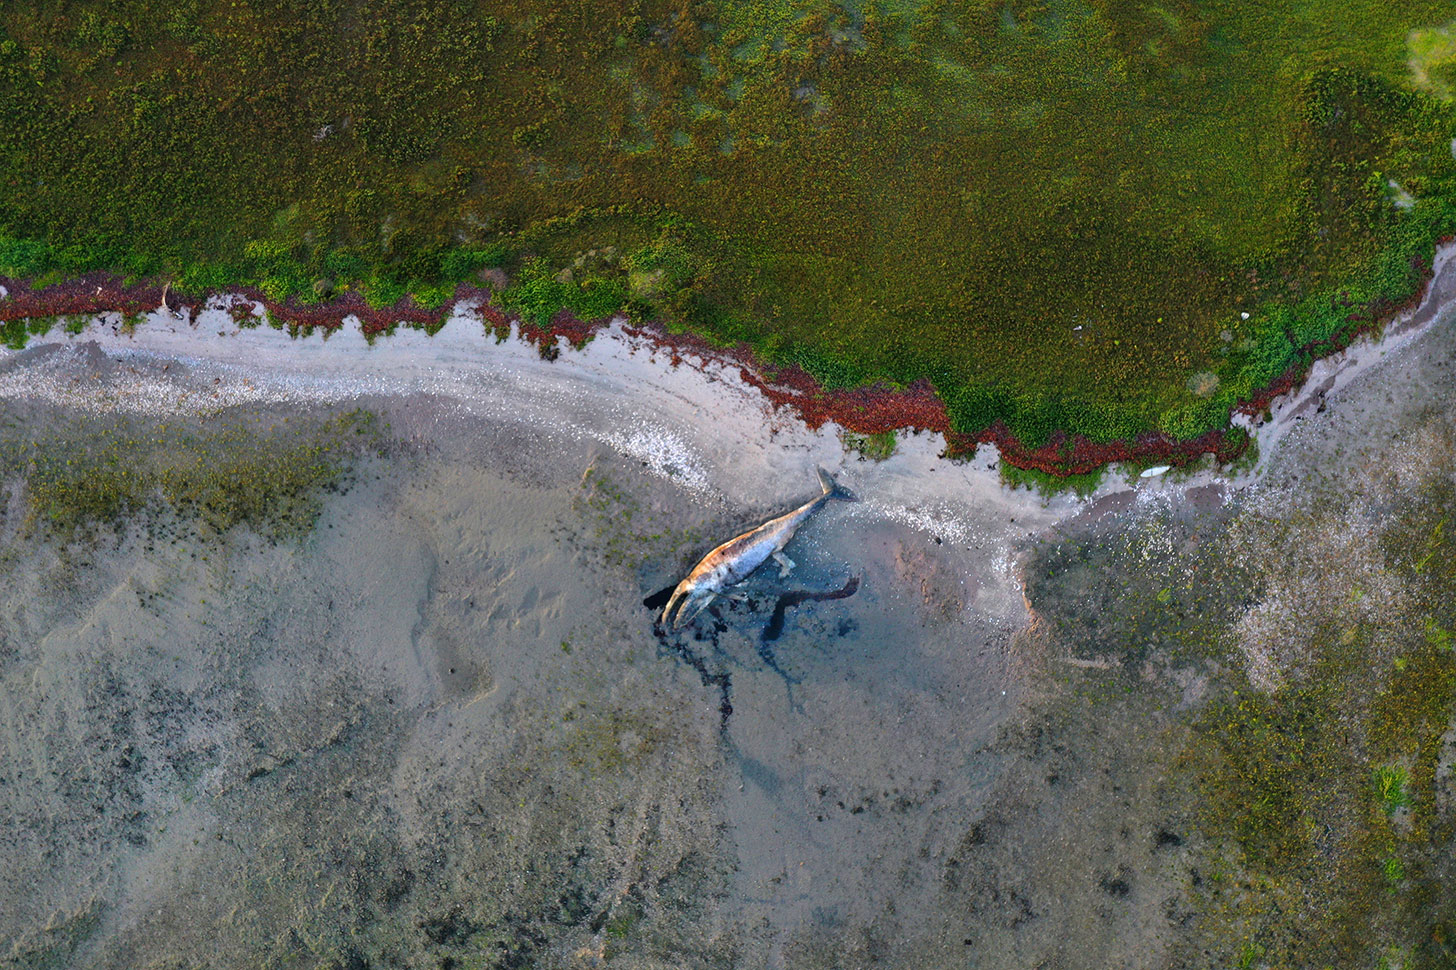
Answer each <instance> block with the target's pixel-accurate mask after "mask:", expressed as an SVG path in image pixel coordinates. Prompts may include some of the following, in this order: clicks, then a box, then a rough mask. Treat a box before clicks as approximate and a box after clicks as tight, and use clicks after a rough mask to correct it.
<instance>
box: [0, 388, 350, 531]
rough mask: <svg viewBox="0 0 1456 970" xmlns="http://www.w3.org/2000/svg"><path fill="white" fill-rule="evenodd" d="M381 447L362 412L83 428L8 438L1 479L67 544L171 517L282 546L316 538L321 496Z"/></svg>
mask: <svg viewBox="0 0 1456 970" xmlns="http://www.w3.org/2000/svg"><path fill="white" fill-rule="evenodd" d="M378 445H379V431H378V429H377V427H376V424H375V419H374V416H373V415H372V414H369V413H368V412H363V411H356V412H351V413H348V414H343V415H339V416H337V417H333V418H328V419H323V420H318V419H305V420H302V421H299V420H296V419H286V418H285V419H279V420H278V421H277V422H275V423H273V424H271V425H267V426H264V425H262V424H261V422H260V420H257V419H254V420H243V419H236V418H234V419H214V420H211V421H205V422H203V423H202V424H201V425H200V426H199V425H196V424H193V423H190V422H184V423H174V424H167V423H157V422H154V421H135V420H100V419H77V420H74V421H70V422H62V423H61V424H60V425H58V426H57V427H55V428H54V429H52V430H51V431H50V432H49V433H48V434H47V435H46V436H45V437H44V438H36V437H24V438H15V437H10V436H6V435H0V474H3V475H4V476H6V477H7V478H18V479H19V480H20V481H21V483H22V486H23V495H24V497H25V502H26V509H27V512H28V516H27V521H28V523H29V524H31V525H33V526H36V525H38V526H43V527H46V528H50V529H53V530H55V531H56V532H58V533H60V534H61V535H62V536H65V537H68V538H74V537H77V536H78V535H81V534H84V533H87V532H90V531H93V530H94V529H95V528H96V527H98V526H106V525H113V524H115V523H116V522H117V521H118V520H119V519H120V518H122V517H123V516H125V515H128V514H132V513H137V512H142V511H147V510H153V511H155V510H160V509H168V510H171V511H173V512H175V513H177V514H179V515H182V516H184V517H185V518H187V519H189V520H192V521H195V522H197V523H199V524H201V525H204V526H206V527H207V528H209V529H212V530H215V531H217V532H225V531H227V530H228V529H230V528H232V527H233V526H236V525H241V524H246V525H248V526H250V527H251V528H253V529H254V530H256V531H258V532H260V533H262V534H263V535H266V536H269V537H271V538H274V539H282V538H290V537H297V536H300V535H303V534H305V533H307V532H308V531H309V530H310V529H312V528H313V523H314V521H315V519H316V518H317V517H318V512H319V508H320V499H321V492H322V490H324V489H328V488H337V487H339V486H340V485H342V484H344V483H345V481H346V476H347V471H348V466H349V464H350V462H351V460H352V459H353V458H354V457H355V456H357V455H358V454H360V452H361V449H367V448H374V447H378Z"/></svg>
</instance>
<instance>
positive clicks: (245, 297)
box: [0, 239, 1448, 476]
mask: <svg viewBox="0 0 1456 970" xmlns="http://www.w3.org/2000/svg"><path fill="white" fill-rule="evenodd" d="M1446 241H1448V240H1445V239H1443V240H1441V242H1443V243H1444V242H1446ZM1423 269H1424V276H1425V283H1424V284H1423V285H1422V286H1421V288H1420V289H1419V291H1418V292H1416V293H1415V294H1414V295H1413V296H1412V297H1411V298H1410V299H1409V300H1407V301H1405V302H1404V303H1402V304H1399V305H1395V304H1387V303H1382V304H1380V305H1371V306H1365V307H1361V308H1359V309H1358V310H1357V311H1356V312H1354V313H1351V314H1350V316H1349V317H1348V320H1349V322H1350V324H1351V325H1350V326H1349V327H1346V328H1344V329H1343V330H1341V331H1340V332H1339V333H1337V334H1335V335H1334V336H1333V337H1331V338H1330V339H1328V340H1322V341H1318V342H1316V343H1313V344H1310V345H1308V346H1305V347H1301V348H1300V351H1299V357H1300V362H1299V363H1296V364H1294V365H1293V366H1291V367H1290V368H1289V369H1288V370H1287V371H1285V372H1284V373H1283V374H1281V375H1280V376H1279V377H1278V378H1277V379H1275V380H1274V381H1273V383H1271V384H1270V385H1269V386H1268V387H1266V388H1264V389H1263V390H1262V391H1260V392H1259V393H1258V394H1256V395H1255V396H1254V397H1253V398H1252V399H1251V400H1249V401H1246V402H1243V403H1241V404H1240V405H1239V407H1238V410H1239V411H1240V412H1242V413H1246V414H1257V413H1259V412H1261V411H1263V410H1265V409H1266V408H1268V407H1269V404H1270V402H1271V401H1273V400H1274V399H1275V398H1276V397H1278V396H1279V395H1281V394H1285V393H1287V392H1289V391H1290V390H1292V389H1294V388H1295V387H1297V386H1298V385H1299V384H1300V383H1301V382H1302V381H1303V380H1304V378H1305V376H1306V374H1307V373H1308V371H1309V368H1310V366H1311V365H1312V363H1313V361H1314V360H1315V359H1317V358H1318V357H1321V356H1327V355H1329V354H1332V353H1336V352H1338V351H1340V350H1343V349H1345V348H1346V347H1348V346H1349V345H1350V344H1351V343H1352V342H1353V341H1354V340H1355V339H1356V338H1357V337H1359V336H1361V335H1362V334H1365V333H1368V332H1370V331H1372V330H1374V329H1376V327H1377V326H1378V325H1379V323H1380V321H1381V320H1384V319H1388V318H1389V317H1390V316H1391V315H1393V314H1395V313H1399V312H1401V311H1403V310H1407V309H1410V308H1412V307H1415V306H1417V305H1418V304H1419V303H1420V302H1421V300H1422V299H1423V298H1424V296H1425V293H1426V290H1427V288H1428V287H1429V285H1430V270H1431V267H1430V266H1429V265H1426V266H1425V267H1423ZM0 284H3V285H4V286H5V287H6V288H7V289H8V290H9V294H10V295H9V296H8V297H7V298H5V299H3V300H0V323H7V322H10V321H13V320H23V319H28V318H37V317H53V316H84V315H92V314H99V313H115V312H120V313H122V314H126V315H128V316H132V315H138V314H143V313H148V312H151V311H152V310H155V309H157V308H158V307H161V306H163V305H164V304H165V305H166V306H167V307H168V308H169V309H171V310H173V311H176V312H184V313H188V314H195V313H196V312H197V311H198V310H199V309H202V307H203V306H204V304H205V303H206V297H205V296H204V297H184V296H182V295H179V294H176V293H172V292H171V291H170V289H169V287H168V286H165V285H158V284H157V283H154V282H142V283H136V284H132V285H130V286H127V285H124V284H123V282H122V280H121V279H120V278H119V277H116V276H108V275H89V276H84V277H81V278H79V279H75V280H71V281H68V282H64V283H57V284H54V285H51V286H47V287H44V288H41V289H33V288H31V287H30V286H29V285H28V284H27V283H26V282H24V281H21V280H14V279H0ZM489 295H490V294H489V291H488V290H485V289H481V288H479V287H473V286H466V285H462V286H460V287H459V288H458V289H457V290H456V292H455V297H454V299H452V300H449V301H446V302H445V303H444V304H443V305H441V306H440V307H437V308H435V309H433V310H431V309H426V308H424V307H421V306H419V305H418V304H416V303H414V302H413V301H412V300H410V299H408V298H406V299H404V300H401V301H400V302H399V303H397V304H395V305H394V306H389V307H371V306H370V305H369V304H368V303H366V302H365V301H364V299H363V297H361V296H360V295H359V294H357V293H347V294H344V295H342V296H338V297H335V298H333V299H330V300H328V301H327V302H323V303H314V304H299V303H295V302H293V301H285V302H281V303H280V302H276V301H273V300H270V299H268V298H267V297H266V296H265V295H264V294H263V293H262V292H260V291H258V290H252V289H246V288H245V289H241V290H237V291H232V294H231V301H232V302H231V304H230V305H228V304H224V306H225V309H227V310H228V312H229V313H231V314H232V316H233V319H234V320H236V321H238V322H239V323H242V322H244V321H246V320H247V319H248V318H249V317H250V316H251V314H252V312H253V304H255V303H256V304H260V305H262V306H263V307H264V308H265V309H266V310H267V311H268V313H269V314H270V315H271V316H272V318H273V319H274V320H276V321H279V322H284V323H286V324H287V325H288V326H289V327H290V328H291V329H292V328H297V329H300V330H305V331H306V330H311V329H313V328H321V329H324V330H334V329H337V328H339V327H340V326H342V325H343V323H344V320H345V318H346V317H349V316H353V317H357V318H358V320H359V321H360V325H361V329H362V330H363V332H364V333H365V334H366V335H371V336H372V335H376V334H380V333H387V332H389V331H391V330H393V329H394V327H395V326H397V325H399V324H405V325H408V326H418V327H424V328H426V329H430V328H434V327H437V326H440V325H441V324H443V323H444V322H445V320H446V319H448V318H449V316H450V314H451V312H452V311H453V310H454V308H455V305H456V304H458V303H460V302H462V301H473V302H475V303H476V304H477V309H478V312H479V313H480V314H481V315H482V317H484V319H485V322H486V324H487V326H489V327H490V328H491V329H492V330H494V331H495V332H496V333H498V334H505V333H508V332H509V327H510V325H511V324H512V323H513V322H514V323H515V324H516V325H517V328H518V332H519V334H520V335H521V337H522V338H524V339H525V340H527V341H528V342H530V343H532V344H534V345H536V346H537V347H538V348H539V349H540V350H541V354H542V356H543V357H547V358H550V359H555V357H556V356H557V349H556V344H557V338H559V337H564V338H566V341H567V342H568V343H570V344H571V345H572V346H575V347H580V346H583V345H585V344H586V343H587V342H588V341H589V340H590V339H591V338H592V337H593V336H594V335H595V334H596V333H597V332H598V331H599V330H600V329H602V328H603V326H604V325H605V322H604V321H599V322H590V321H583V320H579V319H577V318H576V317H574V316H573V315H571V314H570V313H568V312H565V311H563V312H561V313H558V314H557V315H556V316H555V317H554V318H552V320H551V323H550V325H549V326H546V327H541V326H537V325H535V324H532V323H528V322H526V321H523V320H519V319H513V318H511V317H509V316H507V315H506V314H505V313H503V312H502V311H501V310H500V309H499V308H498V307H496V306H494V305H492V304H491V303H490V302H489ZM223 299H224V300H227V299H229V297H224V298H223ZM627 332H628V333H629V334H631V335H633V336H637V337H640V338H642V339H645V340H649V341H651V342H652V343H653V344H654V345H655V346H657V347H661V348H663V349H665V350H667V351H669V352H670V353H671V355H672V360H673V363H674V364H677V363H680V362H681V361H682V360H683V357H684V356H685V355H691V356H695V357H698V358H700V359H702V360H705V361H718V362H721V363H727V364H732V365H736V366H737V367H738V370H739V373H740V375H741V376H742V379H743V380H744V382H745V383H748V384H750V385H752V386H753V387H756V388H758V390H759V391H760V392H761V393H762V394H763V395H764V397H766V398H767V399H768V400H769V401H771V402H772V403H773V405H774V406H775V407H780V408H788V409H790V410H791V411H792V412H793V413H795V414H797V415H798V416H799V418H800V419H802V420H803V421H804V423H805V424H807V425H808V426H809V427H810V428H819V427H821V426H823V425H824V423H825V422H829V421H833V422H835V423H837V424H839V425H840V426H841V427H844V428H846V429H847V430H849V431H853V432H855V433H857V434H878V433H881V432H886V431H896V430H902V429H913V430H916V431H932V432H938V433H940V434H943V435H945V438H946V442H947V447H946V454H947V456H948V457H951V458H957V457H966V456H969V455H970V454H972V453H973V452H974V451H975V450H976V446H977V445H979V444H983V443H989V444H994V445H995V446H996V447H997V449H998V450H999V451H1000V453H1001V457H1002V458H1003V459H1004V460H1006V461H1008V462H1010V463H1011V464H1013V465H1016V466H1017V467H1020V468H1034V469H1037V470H1038V471H1042V472H1045V473H1047V474H1049V475H1057V476H1066V475H1077V474H1085V473H1087V472H1090V471H1093V470H1095V469H1097V468H1100V467H1101V466H1103V465H1106V464H1108V463H1109V462H1115V461H1131V460H1136V461H1156V462H1161V463H1165V464H1170V465H1183V464H1187V463H1188V462H1191V461H1195V460H1197V459H1198V458H1200V457H1202V456H1203V455H1205V454H1212V455H1214V456H1215V457H1216V458H1217V459H1218V460H1219V461H1221V462H1227V461H1232V460H1233V459H1235V458H1237V457H1238V456H1239V455H1240V454H1242V453H1243V451H1244V449H1245V448H1247V447H1248V438H1247V437H1246V436H1244V435H1241V434H1231V433H1229V432H1226V431H1223V430H1219V429H1214V430H1212V431H1208V432H1206V433H1204V434H1202V435H1199V436H1198V437H1196V438H1193V439H1190V440H1186V441H1178V440H1175V439H1173V438H1170V437H1168V436H1167V435H1164V434H1160V433H1158V432H1149V433H1147V434H1143V435H1139V436H1138V437H1136V438H1133V439H1131V440H1126V441H1114V442H1106V443H1102V442H1095V441H1091V440H1090V439H1087V438H1084V437H1082V436H1081V435H1075V436H1071V435H1067V434H1065V433H1063V432H1057V433H1056V434H1054V435H1053V436H1052V437H1051V439H1050V440H1049V441H1048V442H1047V443H1046V444H1045V445H1043V446H1041V447H1039V448H1029V447H1025V446H1023V445H1022V444H1021V443H1020V442H1019V441H1017V440H1016V438H1015V437H1013V436H1012V435H1011V433H1010V432H1009V431H1008V430H1007V428H1006V426H1005V425H1004V424H1003V423H1002V422H1000V421H997V422H995V423H994V424H992V425H991V426H990V427H988V428H986V429H985V430H983V431H981V432H980V433H979V434H976V435H966V434H961V433H958V432H955V431H953V430H951V425H950V415H949V414H948V413H947V412H946V409H945V405H944V403H943V402H942V401H941V400H940V398H939V397H938V396H937V395H936V393H935V389H934V388H933V387H932V386H931V385H930V383H929V382H928V381H923V380H922V381H916V382H915V383H913V384H910V385H909V386H907V387H904V388H900V389H894V388H890V387H888V386H885V385H883V384H881V385H875V386H870V387H856V388H845V389H834V390H829V389H825V388H823V387H821V386H820V384H819V383H818V381H816V380H815V379H814V378H813V377H812V376H810V374H809V373H808V372H807V371H804V370H802V369H801V368H798V367H792V366H790V367H783V366H777V365H766V364H764V363H763V362H761V361H759V360H758V359H757V357H756V356H755V355H754V353H753V351H752V350H751V349H749V348H748V347H746V346H743V345H739V346H734V347H719V346H717V345H715V344H712V343H710V342H708V341H707V340H704V339H703V338H701V337H698V336H696V335H694V334H690V333H683V332H674V331H670V330H668V329H667V328H665V327H663V326H661V325H659V324H655V323H653V324H643V325H636V326H630V327H628V328H627Z"/></svg>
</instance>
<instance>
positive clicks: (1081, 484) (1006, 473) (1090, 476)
mask: <svg viewBox="0 0 1456 970" xmlns="http://www.w3.org/2000/svg"><path fill="white" fill-rule="evenodd" d="M997 467H998V468H999V469H1000V472H1001V481H1002V483H1003V484H1005V485H1009V486H1010V487H1012V488H1026V489H1030V490H1032V491H1035V492H1037V493H1039V494H1041V495H1042V496H1044V497H1050V496H1052V495H1056V494H1058V493H1059V492H1075V493H1076V494H1077V495H1079V496H1081V497H1083V498H1086V497H1087V496H1088V495H1091V494H1092V493H1093V492H1095V491H1097V486H1098V485H1101V484H1102V479H1103V477H1104V476H1105V475H1106V469H1105V468H1098V469H1096V470H1095V471H1090V472H1085V473H1083V474H1080V475H1053V474H1050V473H1049V472H1044V471H1041V470H1040V469H1038V468H1018V467H1017V466H1015V465H1013V464H1011V463H1010V462H1005V461H1003V462H1000V463H999V464H998V466H997Z"/></svg>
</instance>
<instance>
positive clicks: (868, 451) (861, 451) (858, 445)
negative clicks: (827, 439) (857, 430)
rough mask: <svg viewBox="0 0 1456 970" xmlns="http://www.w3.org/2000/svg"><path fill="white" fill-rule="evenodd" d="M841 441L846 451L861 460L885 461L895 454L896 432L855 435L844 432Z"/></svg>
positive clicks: (840, 437)
mask: <svg viewBox="0 0 1456 970" xmlns="http://www.w3.org/2000/svg"><path fill="white" fill-rule="evenodd" d="M839 440H840V441H841V442H843V443H844V449H845V450H846V451H851V452H854V453H856V454H858V455H859V457H860V460H861V461H864V460H866V459H868V460H870V461H884V460H885V459H887V458H889V457H890V456H891V455H893V454H894V453H895V445H896V440H895V432H893V431H882V432H880V433H879V434H854V433H853V432H849V431H846V432H843V433H842V434H841V435H840V436H839Z"/></svg>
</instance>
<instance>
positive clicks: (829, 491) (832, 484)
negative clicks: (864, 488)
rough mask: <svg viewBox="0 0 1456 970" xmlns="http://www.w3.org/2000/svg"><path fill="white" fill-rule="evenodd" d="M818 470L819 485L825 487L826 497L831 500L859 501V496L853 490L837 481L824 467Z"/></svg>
mask: <svg viewBox="0 0 1456 970" xmlns="http://www.w3.org/2000/svg"><path fill="white" fill-rule="evenodd" d="M818 472H819V485H820V486H821V487H822V488H823V489H824V497H825V498H827V499H830V500H831V501H833V500H838V501H840V502H858V501H859V496H858V495H856V494H854V493H853V492H851V491H850V490H849V489H847V488H845V487H844V486H843V485H841V484H839V483H838V482H836V481H835V480H834V476H833V475H831V474H829V473H828V472H827V471H825V470H824V469H822V468H820V469H818Z"/></svg>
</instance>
